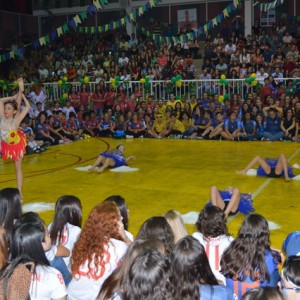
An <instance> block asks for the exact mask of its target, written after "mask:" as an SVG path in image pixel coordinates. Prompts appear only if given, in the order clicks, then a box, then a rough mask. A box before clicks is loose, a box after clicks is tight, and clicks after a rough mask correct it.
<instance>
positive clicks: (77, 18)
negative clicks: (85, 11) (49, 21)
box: [73, 15, 81, 25]
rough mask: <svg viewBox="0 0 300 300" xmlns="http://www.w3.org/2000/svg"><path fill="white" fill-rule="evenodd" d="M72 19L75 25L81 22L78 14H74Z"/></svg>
mask: <svg viewBox="0 0 300 300" xmlns="http://www.w3.org/2000/svg"><path fill="white" fill-rule="evenodd" d="M73 19H74V21H75V23H76V25H78V24H81V20H80V18H79V16H78V15H76V16H75V17H74V18H73Z"/></svg>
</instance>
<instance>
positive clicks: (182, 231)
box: [164, 210, 188, 243]
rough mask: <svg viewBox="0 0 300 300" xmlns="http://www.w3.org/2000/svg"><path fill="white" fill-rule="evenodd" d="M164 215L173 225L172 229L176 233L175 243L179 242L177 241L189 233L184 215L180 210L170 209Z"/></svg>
mask: <svg viewBox="0 0 300 300" xmlns="http://www.w3.org/2000/svg"><path fill="white" fill-rule="evenodd" d="M164 217H165V218H166V220H167V222H168V223H169V225H170V226H171V229H172V231H173V234H174V240H175V243H177V241H179V240H180V239H181V238H183V237H185V236H187V235H188V232H187V230H186V228H185V226H184V223H183V220H182V217H181V215H180V213H179V212H178V211H176V210H169V211H168V212H166V213H165V214H164Z"/></svg>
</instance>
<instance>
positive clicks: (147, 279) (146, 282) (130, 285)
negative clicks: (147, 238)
mask: <svg viewBox="0 0 300 300" xmlns="http://www.w3.org/2000/svg"><path fill="white" fill-rule="evenodd" d="M165 277H166V263H165V259H164V256H163V255H162V254H161V253H160V252H158V251H157V250H153V249H146V250H145V251H144V252H142V253H141V254H140V255H138V256H137V257H136V259H135V260H134V262H133V264H132V266H131V268H130V270H129V274H128V276H127V279H126V282H125V284H124V300H140V299H143V300H150V299H156V300H164V299H166V294H165Z"/></svg>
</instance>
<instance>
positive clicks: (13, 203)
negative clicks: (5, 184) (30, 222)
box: [0, 188, 22, 235]
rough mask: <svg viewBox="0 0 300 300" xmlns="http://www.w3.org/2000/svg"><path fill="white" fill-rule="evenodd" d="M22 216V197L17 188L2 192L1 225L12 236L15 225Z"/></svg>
mask: <svg viewBox="0 0 300 300" xmlns="http://www.w3.org/2000/svg"><path fill="white" fill-rule="evenodd" d="M21 214H22V209H21V196H20V192H19V190H18V189H16V188H4V189H2V190H0V224H1V225H2V226H3V227H4V228H5V229H6V232H7V234H8V235H10V234H11V231H12V229H13V224H14V221H15V220H16V219H18V218H19V217H20V216H21Z"/></svg>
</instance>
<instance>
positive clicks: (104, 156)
mask: <svg viewBox="0 0 300 300" xmlns="http://www.w3.org/2000/svg"><path fill="white" fill-rule="evenodd" d="M124 150H125V146H124V145H123V144H119V145H118V146H117V147H116V149H114V150H112V151H110V152H102V153H100V155H99V156H98V158H97V159H96V161H95V163H94V164H93V166H92V167H91V168H90V171H96V172H98V173H102V172H103V171H104V170H105V169H106V168H108V167H111V168H118V167H122V166H126V165H127V162H128V161H129V160H132V159H135V156H129V157H127V158H126V157H125V156H124Z"/></svg>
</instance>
